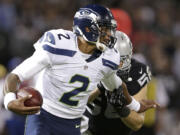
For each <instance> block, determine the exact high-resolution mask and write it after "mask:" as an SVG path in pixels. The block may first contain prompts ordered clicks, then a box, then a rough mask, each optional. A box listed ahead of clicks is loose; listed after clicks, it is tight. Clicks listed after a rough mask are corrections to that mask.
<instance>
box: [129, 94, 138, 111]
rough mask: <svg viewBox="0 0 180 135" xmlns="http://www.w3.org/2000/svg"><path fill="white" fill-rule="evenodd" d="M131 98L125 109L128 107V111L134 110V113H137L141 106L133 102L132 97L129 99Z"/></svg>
mask: <svg viewBox="0 0 180 135" xmlns="http://www.w3.org/2000/svg"><path fill="white" fill-rule="evenodd" d="M131 98H132V101H131V103H130V104H128V105H127V107H128V108H129V109H131V110H134V111H136V112H138V111H139V109H140V106H141V105H140V103H139V102H138V101H137V100H135V99H134V98H133V97H131Z"/></svg>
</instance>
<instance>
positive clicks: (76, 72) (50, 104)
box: [13, 29, 120, 119]
mask: <svg viewBox="0 0 180 135" xmlns="http://www.w3.org/2000/svg"><path fill="white" fill-rule="evenodd" d="M34 47H35V50H36V51H35V52H34V54H33V55H32V56H31V57H30V58H28V59H27V60H25V61H24V62H23V63H22V64H20V65H19V66H18V67H17V68H16V69H15V70H14V71H13V73H15V74H17V75H18V76H19V78H20V80H21V81H24V80H27V79H29V78H31V77H33V76H34V75H36V74H37V73H39V72H40V71H42V70H44V72H43V74H42V77H41V80H40V81H38V82H39V83H42V86H41V87H39V88H37V89H39V90H40V91H42V95H43V101H44V102H43V106H42V107H43V108H44V109H45V110H46V111H48V112H50V113H52V114H53V115H56V116H59V117H63V118H68V119H73V118H78V117H81V116H82V114H83V112H84V111H85V107H86V104H87V100H88V97H89V95H90V92H91V91H92V90H94V89H95V88H96V85H97V83H98V82H99V81H100V80H102V79H104V78H107V77H108V76H110V75H111V74H112V73H113V72H115V70H116V69H117V68H118V65H119V62H120V54H119V53H118V52H117V51H116V50H115V49H107V50H106V51H105V52H103V53H102V54H101V55H100V56H99V57H98V58H95V59H93V58H92V60H90V61H89V62H87V61H86V58H85V57H84V56H83V55H82V53H81V52H80V50H79V49H78V44H77V36H76V35H75V34H74V33H73V32H71V31H67V30H63V29H58V30H51V31H48V32H46V33H45V34H44V35H43V36H42V38H40V39H39V40H38V41H37V42H36V43H35V44H34Z"/></svg>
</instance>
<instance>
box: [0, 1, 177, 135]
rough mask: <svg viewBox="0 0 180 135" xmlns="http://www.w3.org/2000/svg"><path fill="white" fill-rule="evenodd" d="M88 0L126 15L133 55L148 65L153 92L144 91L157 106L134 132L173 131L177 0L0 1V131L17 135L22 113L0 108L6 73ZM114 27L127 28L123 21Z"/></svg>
mask: <svg viewBox="0 0 180 135" xmlns="http://www.w3.org/2000/svg"><path fill="white" fill-rule="evenodd" d="M90 3H91V4H92V3H98V4H102V5H104V6H107V7H109V8H111V9H118V10H121V11H124V12H125V13H127V14H128V16H129V17H130V19H131V24H132V27H131V28H128V29H129V31H128V33H127V34H128V35H129V36H130V38H131V40H132V42H133V47H134V50H133V52H134V57H135V58H137V59H139V60H140V61H142V62H144V63H146V64H147V65H149V67H150V69H151V71H152V75H153V77H152V82H151V86H150V87H151V88H152V87H153V90H151V91H150V93H151V94H150V95H154V96H153V98H154V99H156V100H157V101H158V103H159V104H160V105H161V106H162V108H161V109H160V110H158V111H156V112H154V114H155V115H153V116H154V122H151V124H147V125H146V124H145V126H144V127H145V129H144V130H143V133H140V132H139V134H138V135H148V133H150V132H147V133H146V131H148V129H150V130H151V131H153V132H151V135H169V134H171V135H179V133H180V98H179V96H180V69H179V67H180V15H179V13H180V2H179V1H178V0H0V90H1V92H0V135H16V134H17V135H21V132H23V128H22V131H21V127H20V130H18V129H17V127H16V129H15V127H14V126H13V125H14V123H16V124H15V125H17V124H18V125H20V126H23V125H24V117H20V116H17V115H15V114H11V113H10V112H8V111H6V110H4V109H3V105H2V100H3V98H2V84H3V81H4V78H5V77H6V75H7V74H8V73H9V72H10V71H11V70H12V69H14V68H15V66H17V65H18V64H19V63H21V62H22V61H23V60H24V59H25V58H27V57H29V56H30V55H31V54H32V52H33V51H34V48H33V43H35V42H36V41H37V40H38V38H40V37H41V35H42V34H43V33H44V32H45V31H47V30H49V29H57V28H63V29H68V30H72V25H73V16H74V14H75V12H76V10H77V9H79V8H80V7H82V6H84V5H87V4H90ZM117 14H118V13H117ZM121 15H122V14H120V15H119V17H121ZM125 24H126V23H125ZM119 29H120V30H122V31H123V30H124V32H127V31H126V29H127V28H126V26H123V24H122V29H121V27H120V28H119ZM152 91H153V92H152ZM150 98H152V96H150ZM151 116H152V115H151ZM147 123H148V122H147ZM14 130H15V131H16V132H17V133H16V132H15V131H14ZM12 131H13V133H11V132H12Z"/></svg>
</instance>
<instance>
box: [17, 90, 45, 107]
mask: <svg viewBox="0 0 180 135" xmlns="http://www.w3.org/2000/svg"><path fill="white" fill-rule="evenodd" d="M27 95H32V97H31V98H30V99H27V100H26V101H25V102H24V105H25V106H28V107H32V106H42V104H43V98H42V96H41V93H40V92H39V91H38V90H36V89H34V88H32V87H24V88H22V89H20V90H18V91H17V98H22V97H25V96H27Z"/></svg>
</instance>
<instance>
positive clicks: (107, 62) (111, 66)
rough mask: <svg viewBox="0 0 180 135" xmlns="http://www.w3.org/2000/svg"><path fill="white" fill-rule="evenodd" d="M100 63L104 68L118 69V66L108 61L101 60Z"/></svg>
mask: <svg viewBox="0 0 180 135" xmlns="http://www.w3.org/2000/svg"><path fill="white" fill-rule="evenodd" d="M102 63H103V65H104V66H107V67H109V68H111V69H112V70H117V69H118V65H117V64H116V63H114V62H112V61H110V60H106V59H104V58H102Z"/></svg>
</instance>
